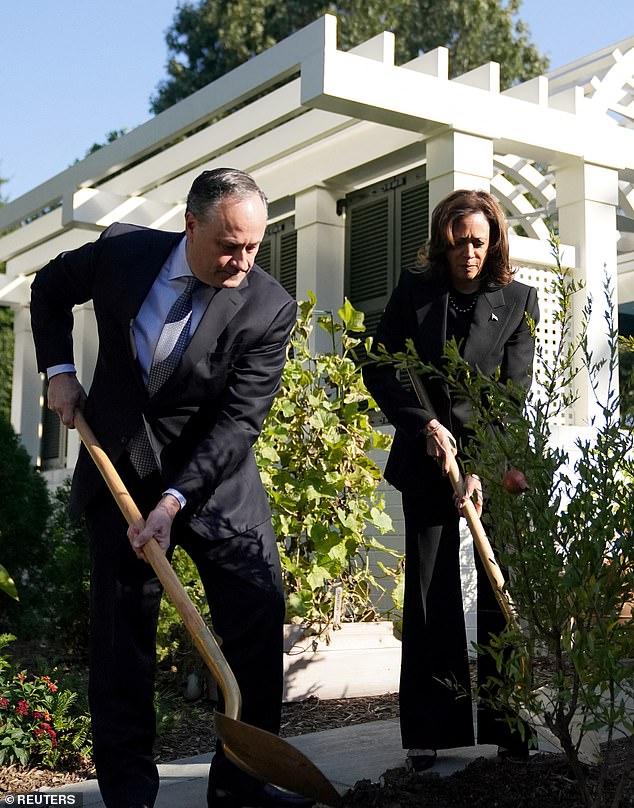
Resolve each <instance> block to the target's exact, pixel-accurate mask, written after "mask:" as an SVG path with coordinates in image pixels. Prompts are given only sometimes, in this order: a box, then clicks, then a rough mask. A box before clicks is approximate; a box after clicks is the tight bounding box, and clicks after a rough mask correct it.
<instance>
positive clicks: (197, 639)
mask: <svg viewBox="0 0 634 808" xmlns="http://www.w3.org/2000/svg"><path fill="white" fill-rule="evenodd" d="M74 425H75V427H76V428H77V431H78V432H79V436H80V437H81V439H82V441H83V443H84V445H85V447H86V449H87V450H88V452H89V453H90V456H91V457H92V459H93V460H94V461H95V464H96V466H97V468H98V469H99V471H100V473H101V476H102V477H103V478H104V480H105V482H106V484H107V486H108V488H109V489H110V491H111V493H112V495H113V496H114V498H115V501H116V503H117V505H118V506H119V509H120V510H121V513H122V514H123V516H124V517H125V520H126V522H127V523H128V524H129V525H133V524H136V523H137V522H138V521H139V519H141V518H142V516H141V513H140V511H139V509H138V508H137V506H136V505H135V503H134V500H133V499H132V497H131V496H130V494H129V492H128V491H127V489H126V487H125V485H124V484H123V481H122V480H121V477H120V476H119V474H118V473H117V471H116V469H115V468H114V466H113V465H112V462H111V461H110V459H109V458H108V456H107V455H106V453H105V452H104V450H103V449H102V448H101V446H100V445H99V443H98V441H97V439H96V438H95V436H94V434H93V432H92V430H91V429H90V427H89V426H88V424H87V423H86V420H85V418H84V416H83V414H82V413H81V412H80V411H76V412H75V416H74ZM143 554H144V556H145V558H146V560H147V561H148V562H149V563H150V564H151V566H152V568H153V569H154V572H155V573H156V575H157V576H158V579H159V580H160V582H161V584H162V585H163V588H164V590H165V591H166V592H167V594H168V595H169V597H170V599H171V601H172V603H173V604H174V606H175V607H176V609H177V611H178V613H179V614H180V616H181V618H182V620H183V623H184V624H185V627H186V628H187V630H188V631H189V633H190V635H191V637H192V639H193V641H194V644H195V646H196V648H197V649H198V652H199V653H200V655H201V657H202V659H203V661H204V662H205V664H206V665H207V667H208V668H209V670H210V671H211V674H212V676H213V677H214V679H215V680H216V682H217V683H218V685H219V687H220V690H221V691H222V695H223V697H224V703H225V713H220V712H217V711H216V713H215V714H214V725H215V729H216V734H217V736H218V738H219V739H220V740H221V741H222V744H223V747H224V750H225V754H226V755H227V757H228V758H229V759H230V760H231V761H232V762H233V763H235V764H236V766H239V767H240V768H241V769H242V770H243V771H245V772H246V773H247V774H250V775H251V776H253V777H256V778H257V779H258V780H261V781H263V782H265V783H273V784H274V785H276V786H279V787H280V788H284V789H287V790H289V791H294V792H296V793H298V794H302V795H304V796H306V797H310V798H311V799H314V800H317V801H319V802H323V803H326V804H327V805H333V806H336V805H339V803H340V801H341V798H340V796H339V793H338V792H337V791H336V790H335V788H334V786H333V785H332V783H331V782H330V780H328V778H327V777H326V776H325V775H324V774H323V773H322V772H321V771H320V770H319V769H318V768H317V767H316V766H315V765H314V763H312V762H311V761H310V760H309V759H308V758H307V757H306V756H305V755H303V754H302V753H301V752H300V751H299V750H298V749H296V748H295V747H294V746H292V745H291V744H289V743H288V742H287V741H284V740H282V738H280V737H279V736H278V735H274V734H272V733H270V732H267V731H266V730H263V729H259V728H258V727H254V726H251V725H250V724H245V723H244V722H242V721H240V708H241V697H240V689H239V687H238V683H237V681H236V678H235V676H234V675H233V672H232V670H231V668H230V667H229V665H228V663H227V660H226V659H225V657H224V655H223V654H222V651H221V650H220V647H219V645H218V642H217V640H216V638H215V637H214V635H213V633H212V632H211V631H210V630H209V628H208V627H207V625H206V623H205V622H204V620H203V619H202V617H201V616H200V614H199V613H198V611H197V609H196V607H195V606H194V604H193V603H192V601H191V600H190V598H189V595H188V594H187V592H186V591H185V589H184V587H183V585H182V584H181V582H180V581H179V580H178V577H177V576H176V573H175V572H174V571H173V570H172V568H171V566H170V564H169V562H168V560H167V558H166V557H165V554H164V553H163V551H162V550H161V548H160V547H159V545H158V543H157V542H156V540H155V539H150V541H149V542H148V543H147V544H145V545H144V546H143Z"/></svg>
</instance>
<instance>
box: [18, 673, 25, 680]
mask: <svg viewBox="0 0 634 808" xmlns="http://www.w3.org/2000/svg"><path fill="white" fill-rule="evenodd" d="M18 679H19V680H20V681H21V682H23V681H24V680H25V679H26V674H24V673H18Z"/></svg>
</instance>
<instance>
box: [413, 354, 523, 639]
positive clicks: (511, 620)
mask: <svg viewBox="0 0 634 808" xmlns="http://www.w3.org/2000/svg"><path fill="white" fill-rule="evenodd" d="M408 373H409V378H410V380H411V382H412V387H413V388H414V392H415V393H416V397H417V398H418V400H419V402H420V404H421V406H422V407H425V409H426V410H427V411H428V412H432V413H433V412H434V406H433V404H432V403H431V401H430V399H429V396H428V394H427V390H426V389H425V385H424V384H423V380H422V379H421V377H420V376H419V375H418V374H417V373H415V372H414V371H413V370H412V369H411V368H408ZM448 477H449V480H450V482H451V486H452V488H453V490H454V493H455V494H456V496H457V497H459V498H460V499H462V498H463V497H464V481H463V479H462V475H461V474H460V470H459V469H458V463H457V462H456V458H455V457H452V458H451V464H450V466H449V472H448ZM462 514H463V516H464V517H465V519H466V520H467V524H468V525H469V530H470V531H471V536H472V538H473V543H474V545H475V548H476V550H477V552H478V555H479V556H480V559H481V561H482V565H483V566H484V569H485V572H486V574H487V578H488V579H489V581H490V583H491V586H492V587H493V591H494V592H495V597H496V599H497V602H498V603H499V605H500V609H502V613H503V614H504V617H505V619H506V622H507V624H508V625H509V626H511V625H514V624H515V623H516V621H517V611H516V609H515V604H514V603H513V601H512V599H511V596H510V595H509V594H508V592H505V590H504V586H505V581H504V576H503V575H502V572H501V570H500V567H499V566H498V563H497V561H496V559H495V553H494V552H493V548H492V547H491V542H490V541H489V539H488V537H487V534H486V533H485V531H484V527H483V525H482V522H481V521H480V517H479V516H478V514H477V512H476V509H475V505H474V504H473V502H471V500H467V501H466V504H465V506H464V508H463V509H462Z"/></svg>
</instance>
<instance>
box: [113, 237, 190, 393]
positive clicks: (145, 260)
mask: <svg viewBox="0 0 634 808" xmlns="http://www.w3.org/2000/svg"><path fill="white" fill-rule="evenodd" d="M148 232H149V233H151V236H152V237H148V238H147V239H144V240H143V242H142V245H141V247H140V249H139V250H138V251H135V253H134V254H131V253H127V254H126V255H125V258H124V260H123V261H122V268H123V270H124V271H123V273H122V278H121V289H120V295H121V311H122V314H123V320H122V327H123V328H125V329H126V330H127V336H128V338H127V339H126V346H127V348H128V352H127V356H128V360H129V362H130V363H131V365H132V367H133V374H134V378H135V379H136V381H137V383H138V384H139V385H140V387H141V388H142V389H143V391H144V392H147V390H146V387H145V384H144V382H143V374H142V372H141V368H140V366H139V363H138V361H137V352H136V345H135V343H134V334H133V330H132V326H133V323H134V318H135V317H136V316H137V314H138V313H139V309H140V308H141V305H142V304H143V301H144V300H145V298H146V297H147V295H148V293H149V291H150V289H151V288H152V284H153V283H154V281H155V280H156V276H157V275H158V274H159V272H160V271H161V268H162V267H163V265H164V264H165V261H166V260H167V257H168V256H169V254H170V252H171V251H172V249H173V248H174V247H175V245H176V244H177V243H178V242H179V241H180V239H181V238H182V235H183V234H182V233H163V232H159V231H148Z"/></svg>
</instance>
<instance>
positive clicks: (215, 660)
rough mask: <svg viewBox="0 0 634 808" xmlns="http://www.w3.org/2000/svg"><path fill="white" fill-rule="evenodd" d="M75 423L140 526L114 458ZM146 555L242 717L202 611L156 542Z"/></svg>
mask: <svg viewBox="0 0 634 808" xmlns="http://www.w3.org/2000/svg"><path fill="white" fill-rule="evenodd" d="M74 423H75V427H76V428H77V431H78V432H79V436H80V438H81V439H82V442H83V444H84V446H85V447H86V449H87V450H88V452H89V454H90V456H91V457H92V459H93V460H94V461H95V464H96V466H97V468H98V469H99V472H100V473H101V476H102V477H103V479H104V480H105V482H106V485H107V486H108V488H109V489H110V491H111V493H112V495H113V497H114V498H115V501H116V503H117V505H118V506H119V510H120V511H121V513H122V514H123V516H124V517H125V520H126V522H127V523H128V524H129V525H134V524H136V523H137V522H138V521H139V519H143V516H142V515H141V512H140V511H139V509H138V508H137V506H136V503H135V502H134V500H133V499H132V497H131V496H130V493H129V492H128V490H127V488H126V487H125V485H124V483H123V480H122V479H121V477H120V476H119V473H118V472H117V470H116V469H115V467H114V466H113V464H112V462H111V460H110V458H109V457H108V455H107V454H106V453H105V452H104V450H103V449H102V448H101V446H100V445H99V442H98V441H97V438H96V437H95V435H94V434H93V432H92V430H91V429H90V427H89V426H88V424H87V422H86V419H85V418H84V416H83V413H81V412H80V411H79V410H77V411H76V412H75V416H74ZM143 555H144V556H145V558H146V559H147V561H148V562H149V563H150V564H151V565H152V568H153V570H154V572H155V573H156V575H157V576H158V579H159V580H160V582H161V584H162V585H163V588H164V589H165V591H166V592H167V594H168V596H169V598H170V600H171V601H172V603H173V604H174V606H175V607H176V610H177V611H178V613H179V615H180V616H181V619H182V620H183V623H184V624H185V627H186V628H187V631H188V632H189V633H190V635H191V637H192V640H193V641H194V644H195V646H196V648H197V649H198V652H199V653H200V655H201V657H202V658H203V661H204V662H205V664H206V665H207V667H208V668H209V670H210V671H211V674H212V676H213V677H214V679H215V680H216V682H218V685H219V686H220V689H221V691H222V695H223V696H224V701H225V714H226V715H227V716H228V717H229V718H234V719H237V718H239V717H240V708H241V696H240V689H239V687H238V683H237V682H236V678H235V676H234V675H233V671H232V670H231V668H230V667H229V665H228V663H227V660H226V659H225V657H224V655H223V653H222V651H221V650H220V647H219V645H218V642H217V641H216V639H215V637H214V636H213V634H212V632H211V631H210V630H209V628H208V626H207V624H206V623H205V621H204V620H203V619H202V617H201V616H200V614H199V613H198V610H197V609H196V607H195V606H194V604H193V603H192V601H191V599H190V597H189V595H188V594H187V592H186V591H185V588H184V587H183V585H182V584H181V582H180V581H179V580H178V577H177V575H176V573H175V572H174V570H173V569H172V568H171V566H170V564H169V561H168V560H167V558H166V557H165V554H164V553H163V551H162V550H161V548H160V547H159V545H158V542H157V541H156V540H155V539H150V541H149V542H147V544H145V545H144V546H143Z"/></svg>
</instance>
